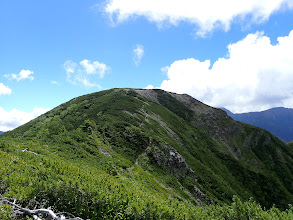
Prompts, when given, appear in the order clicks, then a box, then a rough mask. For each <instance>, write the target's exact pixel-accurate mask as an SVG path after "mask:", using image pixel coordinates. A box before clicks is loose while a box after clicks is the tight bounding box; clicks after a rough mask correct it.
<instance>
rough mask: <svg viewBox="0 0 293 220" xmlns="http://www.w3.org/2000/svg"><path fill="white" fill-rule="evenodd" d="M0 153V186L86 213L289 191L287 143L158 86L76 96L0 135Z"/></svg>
mask: <svg viewBox="0 0 293 220" xmlns="http://www.w3.org/2000/svg"><path fill="white" fill-rule="evenodd" d="M0 156H1V158H2V159H1V160H0V167H4V170H3V169H2V170H0V186H1V187H0V194H3V195H5V196H7V197H16V198H18V199H19V200H20V201H21V202H22V203H23V204H26V205H27V204H33V202H32V198H35V199H37V201H38V203H44V204H46V205H50V206H52V207H56V206H57V209H58V210H62V211H64V210H67V211H68V210H71V211H72V210H74V212H76V213H82V216H85V217H87V218H89V217H88V216H91V217H90V218H97V217H103V218H106V217H107V218H108V217H109V216H112V214H113V215H114V214H115V215H117V213H118V212H119V213H120V212H121V213H122V214H123V215H124V217H127V216H128V217H129V218H141V217H142V216H144V217H145V218H147V217H146V213H149V214H150V215H152V216H155V218H159V215H163V217H164V216H165V218H168V216H169V217H171V216H172V218H173V217H174V216H175V217H176V216H177V217H178V218H185V217H186V218H189V217H190V218H193V217H195V215H196V213H197V211H198V208H197V207H196V206H194V205H197V206H204V205H207V204H215V203H219V204H224V203H227V204H229V203H231V201H232V198H233V196H234V195H237V196H238V197H239V198H241V199H243V200H247V199H249V198H250V197H253V198H254V199H255V200H256V201H257V202H260V204H261V205H262V206H265V207H267V208H269V207H271V206H272V205H273V204H275V205H276V206H277V207H280V208H282V209H284V208H287V206H288V204H289V203H291V201H292V199H293V186H292V181H293V159H292V158H293V151H292V146H291V145H290V146H289V145H286V144H284V143H283V142H282V141H280V140H279V139H277V138H275V137H274V136H273V135H271V134H270V133H269V132H267V131H265V130H262V129H259V128H256V127H253V126H250V125H247V124H243V123H240V122H236V121H234V120H233V119H232V118H230V117H229V116H227V114H226V113H225V112H224V111H222V110H219V109H215V108H212V107H209V106H207V105H205V104H203V103H201V102H199V101H197V100H195V99H193V98H192V97H190V96H188V95H178V94H174V93H169V92H165V91H162V90H140V89H112V90H107V91H102V92H98V93H93V94H89V95H85V96H81V97H77V98H75V99H73V100H71V101H69V102H67V103H64V104H62V105H60V106H58V107H56V108H55V109H53V110H51V111H49V112H47V113H45V114H44V115H42V116H40V117H38V118H36V119H34V120H32V121H31V122H29V123H27V124H25V125H23V126H21V127H19V128H17V129H15V130H13V131H10V132H6V133H5V134H3V135H1V137H0ZM55 189H56V190H55ZM71 192H75V194H72V193H71ZM62 193H63V194H64V193H65V194H66V195H68V197H69V200H70V198H71V199H73V201H71V200H70V201H71V202H69V203H70V204H71V205H68V206H69V207H67V205H66V204H67V203H68V201H67V198H66V197H64V198H63V197H62V199H63V200H62V201H60V202H58V201H59V200H60V198H59V200H58V199H57V198H58V194H62ZM77 195H79V196H77ZM77 198H78V199H77ZM79 199H80V200H79ZM84 203H86V204H87V208H85V207H83V205H84ZM76 206H77V207H78V208H76ZM90 210H91V211H90ZM109 210H112V212H109V213H108V211H109ZM172 210H173V211H172ZM174 210H176V212H174ZM90 213H99V215H100V216H98V214H97V215H96V216H93V214H90ZM197 214H198V213H197ZM183 216H185V217H183ZM112 217H113V216H112ZM147 219H148V218H147Z"/></svg>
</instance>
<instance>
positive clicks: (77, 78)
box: [64, 59, 110, 88]
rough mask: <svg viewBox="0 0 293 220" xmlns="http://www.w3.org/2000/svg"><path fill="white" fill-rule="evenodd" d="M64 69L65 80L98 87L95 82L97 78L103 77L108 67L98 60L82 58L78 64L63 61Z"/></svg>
mask: <svg viewBox="0 0 293 220" xmlns="http://www.w3.org/2000/svg"><path fill="white" fill-rule="evenodd" d="M64 69H65V71H66V74H67V81H69V82H71V83H73V84H76V85H78V84H79V85H82V86H84V87H98V88H100V86H99V84H97V83H96V81H97V80H98V79H97V78H99V79H101V78H103V77H104V75H105V73H106V72H107V71H108V70H109V69H110V67H109V66H107V65H106V64H104V63H101V62H99V61H93V62H92V61H90V60H87V59H84V60H82V61H80V62H79V64H77V63H75V62H73V61H71V60H67V61H66V62H65V63H64Z"/></svg>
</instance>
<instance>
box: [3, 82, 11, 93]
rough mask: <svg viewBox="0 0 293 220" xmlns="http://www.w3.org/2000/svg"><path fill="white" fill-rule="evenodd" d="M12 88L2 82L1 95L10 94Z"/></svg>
mask: <svg viewBox="0 0 293 220" xmlns="http://www.w3.org/2000/svg"><path fill="white" fill-rule="evenodd" d="M10 94H11V89H10V88H9V87H7V86H5V85H4V84H3V83H0V95H10Z"/></svg>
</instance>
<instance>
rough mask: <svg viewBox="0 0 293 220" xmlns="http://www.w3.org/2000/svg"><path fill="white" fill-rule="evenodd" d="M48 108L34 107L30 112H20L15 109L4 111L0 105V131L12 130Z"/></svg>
mask: <svg viewBox="0 0 293 220" xmlns="http://www.w3.org/2000/svg"><path fill="white" fill-rule="evenodd" d="M49 110H50V109H49V108H34V109H33V111H32V112H22V111H19V110H17V109H12V110H11V111H6V110H4V109H3V108H1V107H0V131H9V130H12V129H14V128H16V127H18V126H20V125H23V124H25V123H27V122H29V121H30V120H32V119H34V118H36V117H38V116H39V115H41V114H44V113H45V112H47V111H49Z"/></svg>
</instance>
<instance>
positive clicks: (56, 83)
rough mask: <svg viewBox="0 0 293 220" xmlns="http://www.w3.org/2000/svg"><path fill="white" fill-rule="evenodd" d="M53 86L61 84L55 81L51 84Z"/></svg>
mask: <svg viewBox="0 0 293 220" xmlns="http://www.w3.org/2000/svg"><path fill="white" fill-rule="evenodd" d="M50 83H51V84H53V85H59V82H57V81H54V80H51V82H50Z"/></svg>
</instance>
